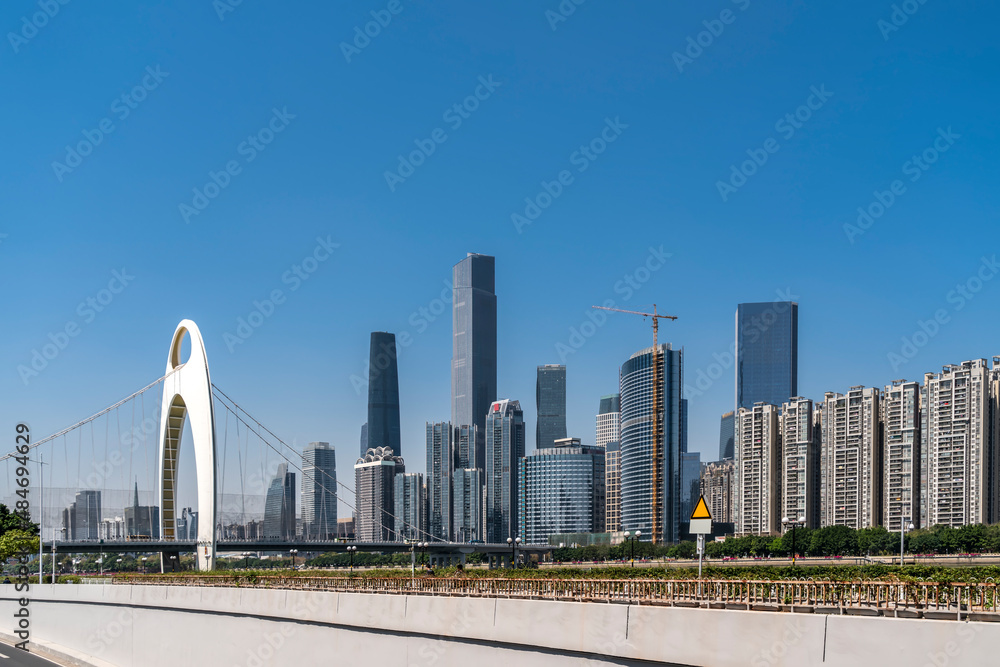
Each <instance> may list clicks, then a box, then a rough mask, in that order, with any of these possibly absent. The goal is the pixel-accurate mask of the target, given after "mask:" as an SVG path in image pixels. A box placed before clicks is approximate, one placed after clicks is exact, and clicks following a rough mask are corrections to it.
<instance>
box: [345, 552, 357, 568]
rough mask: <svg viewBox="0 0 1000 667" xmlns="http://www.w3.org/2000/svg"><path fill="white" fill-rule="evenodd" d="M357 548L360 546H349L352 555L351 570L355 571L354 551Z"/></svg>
mask: <svg viewBox="0 0 1000 667" xmlns="http://www.w3.org/2000/svg"><path fill="white" fill-rule="evenodd" d="M357 550H358V548H357V547H354V546H351V547H347V554H348V555H349V556H350V557H351V572H354V552H356V551H357Z"/></svg>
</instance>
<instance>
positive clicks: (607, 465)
mask: <svg viewBox="0 0 1000 667" xmlns="http://www.w3.org/2000/svg"><path fill="white" fill-rule="evenodd" d="M621 409H622V401H621V395H620V394H609V395H607V396H601V404H600V407H599V408H598V410H597V438H596V440H595V441H594V442H595V443H596V445H597V446H598V447H602V448H604V475H605V477H604V490H605V497H606V503H605V512H604V524H605V530H608V531H611V532H618V531H620V530H621V529H622V477H621V453H622V452H621V426H620V424H621V420H620V417H621Z"/></svg>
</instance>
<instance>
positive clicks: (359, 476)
mask: <svg viewBox="0 0 1000 667" xmlns="http://www.w3.org/2000/svg"><path fill="white" fill-rule="evenodd" d="M405 472H406V466H405V465H404V463H403V459H402V458H401V457H399V456H396V455H395V454H393V453H392V450H391V449H389V448H388V447H372V448H371V449H369V450H368V451H367V452H365V455H364V456H363V457H361V458H359V459H358V460H357V462H356V463H355V464H354V490H355V502H356V507H357V514H356V516H355V517H354V533H355V539H356V540H357V541H358V542H394V541H396V540H397V538H396V520H395V518H394V517H395V511H396V500H395V491H396V483H395V477H396V475H398V474H402V473H405Z"/></svg>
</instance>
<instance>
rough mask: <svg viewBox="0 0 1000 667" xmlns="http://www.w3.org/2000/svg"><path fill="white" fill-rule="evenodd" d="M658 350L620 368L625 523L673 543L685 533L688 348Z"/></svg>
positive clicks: (650, 350)
mask: <svg viewBox="0 0 1000 667" xmlns="http://www.w3.org/2000/svg"><path fill="white" fill-rule="evenodd" d="M656 352H657V353H656V354H654V350H653V348H652V347H649V348H646V349H644V350H641V351H639V352H636V353H635V354H633V355H632V357H631V358H630V359H629V360H628V361H626V362H625V363H624V364H622V367H621V375H620V378H621V380H620V382H621V391H620V396H621V497H622V500H621V506H622V518H621V527H622V529H624V530H628V531H634V530H639V531H641V532H642V536H643V539H646V536H649V539H651V540H653V541H654V542H657V543H665V542H666V543H669V542H676V541H677V540H678V539H679V536H680V514H681V507H680V499H681V490H680V486H681V479H680V476H681V471H680V449H681V441H682V435H681V433H682V419H681V410H682V408H681V392H682V391H683V387H684V377H683V351H682V350H674V349H673V348H672V347H671V346H670V344H661V345H660V346H659V350H658V351H656ZM655 359H658V362H657V363H658V368H657V365H656V364H654V360H655ZM657 386H658V387H657ZM654 388H656V389H655V390H654ZM654 395H658V396H659V403H658V405H655V406H654V400H653V399H654ZM657 412H659V415H660V416H659V419H658V420H657V418H656V413H657ZM657 431H658V433H659V435H658V437H657V436H656V433H657ZM654 526H655V528H654Z"/></svg>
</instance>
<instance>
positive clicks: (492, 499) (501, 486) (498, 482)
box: [484, 399, 524, 544]
mask: <svg viewBox="0 0 1000 667" xmlns="http://www.w3.org/2000/svg"><path fill="white" fill-rule="evenodd" d="M484 416H485V415H484ZM485 422H486V541H487V542H490V543H494V544H499V543H501V542H504V541H506V539H507V538H508V537H511V538H514V537H518V536H519V535H518V532H517V529H518V519H517V512H518V508H519V505H520V503H519V502H518V490H519V487H518V484H517V471H518V467H519V465H520V461H521V459H522V458H524V413H523V412H522V411H521V404H520V403H518V402H517V401H510V400H506V399H505V400H502V401H497V402H496V403H493V404H492V406H491V407H490V412H489V416H488V417H487V418H486V419H485Z"/></svg>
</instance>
